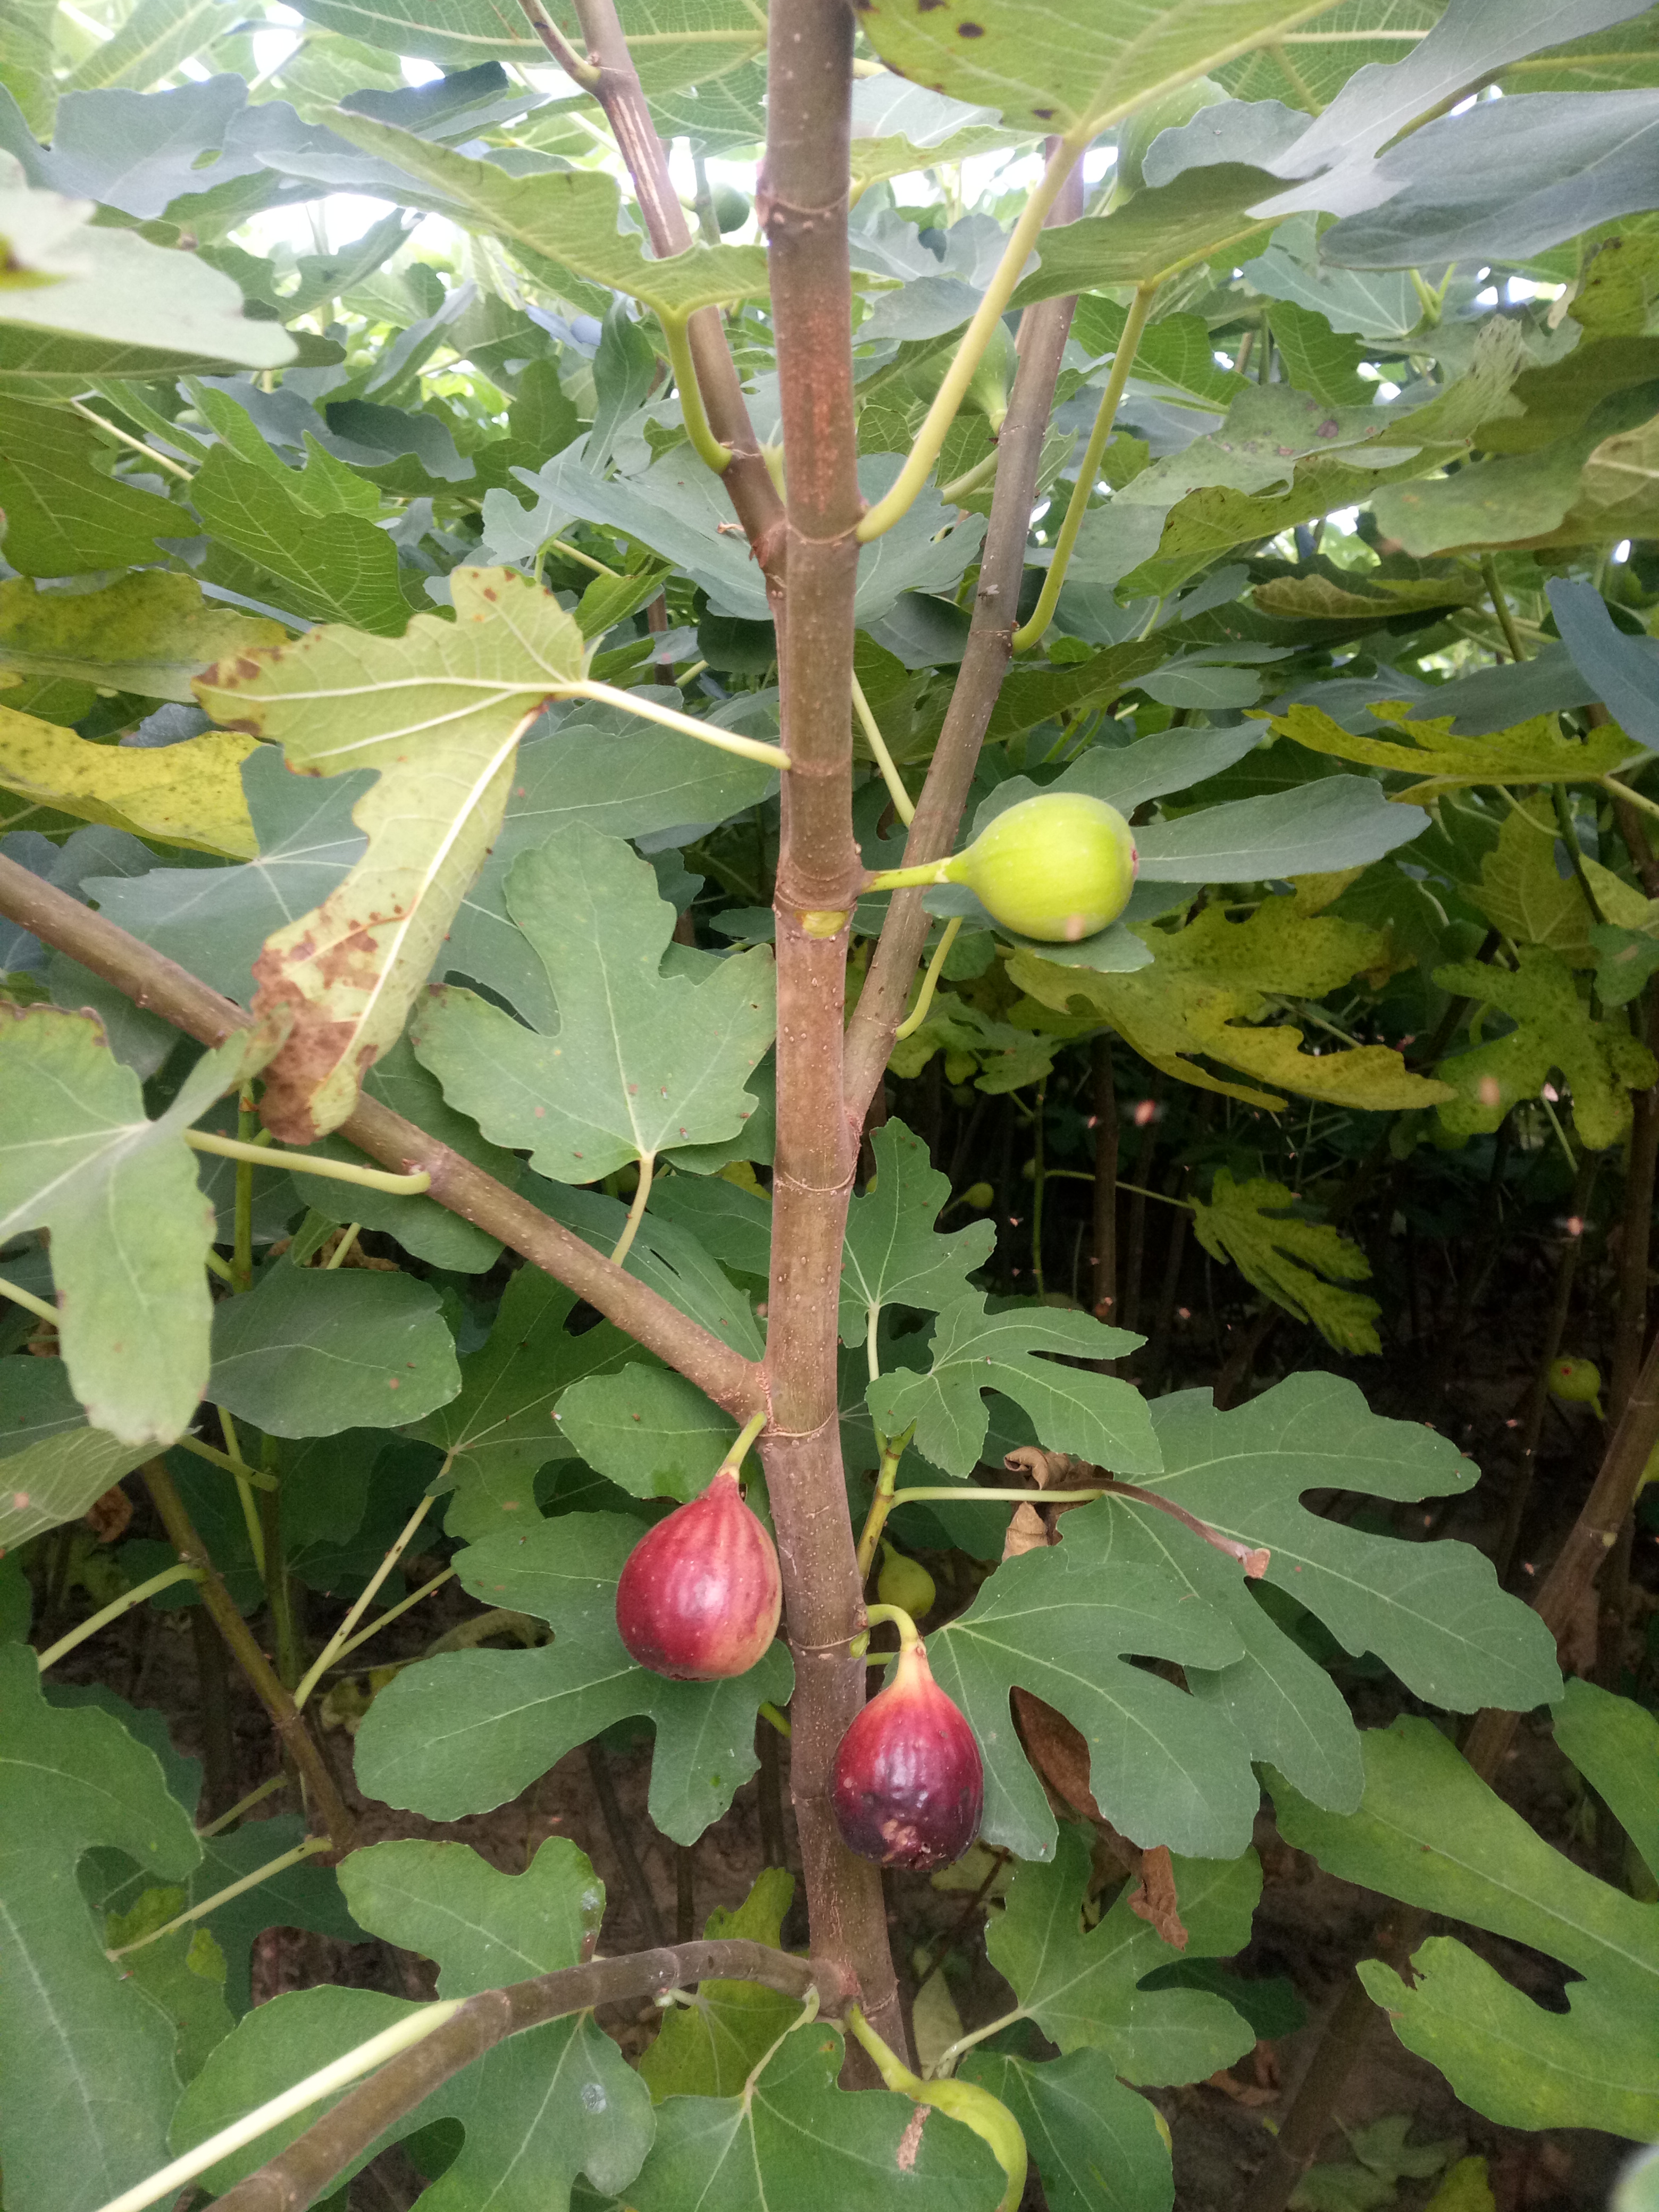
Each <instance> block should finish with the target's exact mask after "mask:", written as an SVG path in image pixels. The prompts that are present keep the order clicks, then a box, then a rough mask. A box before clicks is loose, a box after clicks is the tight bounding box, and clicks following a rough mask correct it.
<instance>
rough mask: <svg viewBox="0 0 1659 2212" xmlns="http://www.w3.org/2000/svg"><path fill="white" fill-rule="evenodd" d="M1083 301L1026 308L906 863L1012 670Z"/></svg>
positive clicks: (893, 956)
mask: <svg viewBox="0 0 1659 2212" xmlns="http://www.w3.org/2000/svg"><path fill="white" fill-rule="evenodd" d="M1050 151H1051V152H1052V146H1051V149H1050ZM1082 206H1083V181H1082V169H1081V167H1080V165H1079V167H1077V168H1074V169H1073V172H1072V174H1071V176H1070V178H1069V179H1067V181H1066V185H1064V187H1063V188H1062V190H1061V191H1060V195H1059V197H1058V198H1057V199H1056V200H1055V202H1054V206H1053V207H1052V208H1051V209H1050V210H1049V213H1048V222H1050V223H1051V224H1053V223H1058V222H1072V221H1073V219H1074V218H1075V217H1076V216H1078V215H1079V214H1080V213H1081V212H1082ZM1076 304H1077V302H1076V301H1075V299H1063V300H1045V301H1042V304H1041V305H1040V306H1038V307H1028V308H1027V309H1026V311H1025V313H1024V318H1023V319H1022V320H1021V323H1020V326H1019V336H1018V349H1019V368H1018V374H1016V376H1015V378H1014V389H1013V392H1012V396H1011V398H1010V401H1009V407H1008V414H1007V418H1006V421H1005V422H1004V423H1003V426H1002V429H1001V432H1000V435H999V437H998V440H997V451H998V455H999V458H998V461H997V477H996V489H995V490H994V492H993V494H992V495H991V520H990V526H989V527H988V528H987V531H986V533H985V546H984V550H983V554H982V556H981V562H980V571H979V586H978V590H977V592H975V599H974V617H973V627H972V629H971V630H970V631H969V638H968V649H967V651H966V652H965V653H963V658H962V667H961V670H960V671H959V672H958V674H957V681H956V685H955V688H954V690H952V691H951V704H950V707H949V709H948V710H947V712H946V714H945V727H944V729H943V730H942V731H941V732H940V733H939V744H938V745H937V747H936V748H935V750H934V753H933V763H932V765H931V766H930V767H929V769H928V771H927V781H926V783H925V784H924V785H923V786H922V790H921V798H920V799H918V800H917V802H916V813H915V820H914V821H913V822H912V823H911V824H910V835H909V836H908V838H907V840H906V841H905V847H904V865H905V866H907V867H915V866H919V865H920V863H921V862H922V861H923V860H942V859H943V858H944V856H945V854H947V853H948V852H949V851H950V850H951V846H952V845H953V843H954V842H955V841H956V835H957V825H958V824H959V823H960V822H961V820H962V810H963V806H964V805H966V804H967V800H968V787H969V785H970V784H971V783H972V781H973V780H974V770H975V767H976V766H977V765H978V763H979V750H980V747H981V744H983V743H984V741H985V732H986V730H987V726H989V723H990V720H991V710H992V708H994V706H995V704H996V702H997V694H998V693H999V692H1000V690H1001V689H1002V679H1003V678H1004V676H1005V675H1006V673H1007V670H1008V662H1009V659H1010V658H1011V656H1012V651H1013V646H1012V639H1013V635H1014V629H1015V626H1016V624H1017V623H1018V619H1019V582H1020V578H1021V576H1022V575H1023V574H1024V568H1025V542H1026V538H1027V537H1028V536H1029V534H1030V526H1031V502H1032V499H1033V496H1034V495H1035V492H1036V477H1037V464H1038V462H1039V461H1040V460H1041V459H1042V441H1043V439H1044V437H1045V436H1046V435H1048V416H1049V413H1050V411H1051V410H1052V409H1053V406H1054V384H1055V380H1056V379H1057V378H1058V376H1059V374H1060V356H1061V355H1062V354H1063V353H1064V352H1065V350H1066V337H1067V336H1068V335H1069V334H1070V331H1071V327H1072V310H1073V307H1075V306H1076ZM924 896H925V894H924V893H923V892H921V891H919V890H907V891H896V892H895V893H894V895H893V901H892V904H891V906H890V908H889V909H888V915H887V921H886V923H885V925H884V927H883V929H882V933H881V939H880V942H879V943H878V945H877V946H876V951H875V957H874V958H873V959H872V961H871V963H870V972H869V975H868V976H867V977H866V980H865V985H864V989H863V991H862V992H861V993H860V997H859V1002H858V1006H857V1007H856V1009H855V1010H854V1015H853V1019H852V1022H851V1024H849V1026H848V1033H847V1110H848V1113H849V1114H850V1115H853V1116H854V1119H855V1120H856V1119H858V1118H860V1117H861V1116H862V1115H863V1111H864V1109H865V1107H866V1106H867V1105H868V1103H869V1102H870V1099H871V1097H872V1095H873V1093H874V1091H875V1088H876V1085H878V1083H879V1082H880V1081H881V1078H882V1073H883V1071H884V1068H885V1067H886V1066H887V1056H888V1054H890V1052H891V1051H892V1049H893V1032H894V1030H896V1028H897V1026H898V1024H899V1023H900V1021H901V1020H902V1018H903V1015H904V1002H905V1000H906V999H907V998H908V995H909V990H910V979H911V977H912V976H913V975H915V969H916V962H917V960H918V959H919V958H920V957H921V948H922V946H923V945H924V944H925V943H926V941H927V931H928V927H929V921H928V917H927V914H926V913H925V912H924V911H923V908H922V903H921V902H922V899H923V897H924Z"/></svg>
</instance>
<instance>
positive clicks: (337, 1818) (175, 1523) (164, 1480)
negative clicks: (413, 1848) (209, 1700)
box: [143, 1459, 357, 1851]
mask: <svg viewBox="0 0 1659 2212" xmlns="http://www.w3.org/2000/svg"><path fill="white" fill-rule="evenodd" d="M143 1475H144V1482H145V1486H146V1487H147V1488H148V1490H149V1494H150V1498H151V1500H152V1501H153V1503H154V1504H155V1510H156V1512H157V1514H158V1515H159V1516H161V1526H162V1527H163V1528H165V1529H166V1530H167V1541H168V1542H169V1543H170V1544H171V1545H172V1546H173V1550H174V1551H175V1552H177V1553H178V1554H179V1558H180V1559H182V1560H183V1561H184V1563H185V1565H186V1566H187V1567H196V1568H198V1569H199V1570H200V1571H201V1576H202V1581H201V1591H202V1602H203V1604H204V1606H205V1607H207V1609H208V1612H209V1613H210V1614H211V1615H212V1618H213V1625H214V1626H215V1627H216V1629H217V1630H218V1632H219V1633H220V1635H221V1636H222V1637H223V1638H224V1640H225V1643H226V1644H227V1646H228V1649H229V1650H230V1654H231V1656H232V1657H233V1658H234V1660H235V1662H236V1663H237V1665H238V1666H239V1667H240V1668H241V1670H242V1672H243V1674H246V1677H247V1679H248V1681H249V1683H250V1684H251V1685H252V1689H253V1692H254V1695H255V1696H256V1697H257V1698H258V1700H259V1703H260V1704H261V1705H263V1706H264V1709H265V1711H266V1712H268V1713H269V1714H270V1724H271V1726H272V1727H273V1728H274V1729H276V1736H277V1741H279V1742H280V1743H281V1745H282V1747H283V1751H284V1753H286V1754H287V1756H288V1757H289V1759H292V1760H293V1762H294V1765H295V1767H296V1768H297V1769H298V1771H299V1774H300V1778H301V1782H302V1783H303V1784H304V1785H305V1794H306V1797H307V1802H308V1803H309V1804H310V1806H311V1808H312V1809H313V1812H314V1813H315V1814H316V1815H317V1817H318V1819H319V1820H320V1821H321V1822H322V1824H323V1827H324V1830H325V1832H326V1834H327V1836H328V1839H329V1842H330V1843H331V1844H332V1845H333V1847H334V1849H335V1850H341V1851H343V1850H349V1848H350V1845H351V1838H352V1834H353V1832H354V1831H355V1829H356V1825H357V1824H356V1820H355V1818H354V1817H353V1815H352V1814H351V1813H350V1812H349V1810H348V1809H347V1807H346V1802H345V1800H344V1799H343V1797H342V1796H341V1795H340V1792H339V1789H338V1787H337V1784H336V1783H335V1780H334V1777H333V1776H332V1775H331V1773H330V1771H329V1770H328V1767H327V1766H326V1765H325V1762H324V1759H323V1755H322V1753H321V1752H319V1750H318V1748H317V1746H316V1745H315V1743H314V1742H313V1741H312V1737H311V1732H310V1730H309V1729H307V1726H306V1724H305V1722H304V1721H303V1720H302V1719H301V1717H300V1713H299V1711H298V1708H297V1707H296V1706H295V1703H294V1700H293V1699H292V1698H291V1697H289V1693H288V1692H287V1691H286V1690H285V1689H284V1688H283V1685H282V1683H281V1682H280V1681H279V1680H277V1677H276V1669H275V1668H273V1667H272V1665H271V1663H270V1660H268V1659H267V1658H266V1657H265V1655H264V1652H263V1651H261V1650H260V1649H259V1647H258V1644H257V1643H256V1642H255V1641H254V1637H253V1631H252V1629H251V1628H250V1627H249V1626H248V1625H247V1623H246V1621H245V1620H243V1618H242V1616H241V1614H240V1612H239V1611H238V1610H237V1607H236V1601H235V1600H234V1598H233V1597H232V1595H231V1594H230V1592H229V1591H228V1589H226V1588H225V1585H224V1582H223V1580H222V1577H221V1576H220V1573H219V1570H218V1569H217V1567H216V1566H215V1565H214V1564H213V1561H212V1560H211V1559H210V1557H209V1556H208V1550H207V1547H206V1545H205V1544H204V1543H203V1541H202V1540H201V1538H200V1537H199V1536H198V1535H197V1533H196V1528H195V1524H194V1523H193V1522H192V1521H191V1517H190V1515H189V1514H188V1512H186V1510H185V1501H184V1499H183V1498H180V1496H179V1488H178V1485H177V1484H176V1483H175V1482H174V1481H173V1477H172V1475H171V1474H169V1472H168V1471H167V1462H166V1461H165V1460H160V1459H153V1460H149V1461H146V1462H145V1464H144V1469H143Z"/></svg>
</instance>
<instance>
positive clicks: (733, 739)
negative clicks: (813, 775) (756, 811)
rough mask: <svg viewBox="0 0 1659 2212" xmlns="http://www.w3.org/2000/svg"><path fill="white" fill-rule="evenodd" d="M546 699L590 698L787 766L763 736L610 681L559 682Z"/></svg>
mask: <svg viewBox="0 0 1659 2212" xmlns="http://www.w3.org/2000/svg"><path fill="white" fill-rule="evenodd" d="M547 696H548V697H549V698H550V699H593V700H596V701H598V702H599V704H600V705H601V706H604V707H619V708H621V709H622V711H623V714H637V715H639V716H640V717H641V720H644V721H647V722H660V723H661V725H662V726H663V728H664V729H665V730H681V731H684V733H685V735H686V736H687V737H688V738H700V739H701V740H702V743H703V744H706V745H717V746H718V747H719V748H720V751H721V752H723V753H736V754H737V756H738V758H739V759H740V760H753V761H764V762H765V763H766V765H767V766H768V768H787V767H789V766H790V764H791V763H790V759H789V756H788V754H787V752H785V750H783V747H782V746H781V745H772V744H767V742H766V741H765V739H764V738H745V737H743V736H741V735H739V733H738V732H737V731H736V730H722V729H720V727H719V726H717V725H716V724H714V723H713V722H700V721H698V720H696V717H695V716H694V715H691V714H681V713H680V712H679V711H678V708H673V707H659V706H658V705H657V703H656V702H655V701H654V700H652V699H636V698H635V696H634V695H633V693H632V692H631V691H619V690H617V688H616V686H615V685H614V684H596V683H593V682H592V681H591V680H590V679H589V678H580V680H578V681H574V682H571V683H568V684H557V685H556V686H555V687H554V689H553V690H550V692H549V693H548V694H547Z"/></svg>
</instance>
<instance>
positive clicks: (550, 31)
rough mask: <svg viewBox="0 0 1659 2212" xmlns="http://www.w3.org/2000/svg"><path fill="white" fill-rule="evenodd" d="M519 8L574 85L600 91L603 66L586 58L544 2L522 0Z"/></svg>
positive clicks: (540, 0)
mask: <svg viewBox="0 0 1659 2212" xmlns="http://www.w3.org/2000/svg"><path fill="white" fill-rule="evenodd" d="M519 5H520V7H521V8H522V9H524V12H525V18H526V21H527V22H528V23H529V25H530V27H531V29H532V31H533V32H534V33H536V36H537V37H538V39H539V40H541V42H542V44H543V45H544V46H545V47H546V48H547V51H548V52H549V53H550V54H551V55H552V57H553V58H554V60H555V61H556V63H557V64H558V65H559V67H560V68H561V69H562V70H563V71H564V73H565V75H566V76H568V77H569V78H570V79H571V80H572V81H573V82H574V83H576V84H579V85H580V86H581V87H582V88H583V89H584V90H585V91H586V92H594V91H597V90H598V88H599V79H600V76H602V75H603V73H604V72H603V71H602V70H600V68H599V64H598V63H597V62H589V61H584V60H583V59H582V58H581V56H580V54H579V53H578V52H576V49H575V48H574V46H572V45H571V43H570V41H569V40H568V39H567V38H566V36H565V34H564V33H563V32H562V30H561V29H560V28H559V27H558V25H557V24H556V22H554V21H553V20H552V19H551V17H550V15H548V12H547V10H546V9H545V8H544V7H543V5H542V0H519Z"/></svg>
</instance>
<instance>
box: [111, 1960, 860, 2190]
mask: <svg viewBox="0 0 1659 2212" xmlns="http://www.w3.org/2000/svg"><path fill="white" fill-rule="evenodd" d="M708 1981H744V1982H757V1983H759V1984H761V1986H762V1987H763V1988H765V1989H772V1990H781V1992H782V1993H783V1994H784V1995H785V1996H791V1997H796V1998H799V1999H802V2000H805V1998H806V1997H808V1996H811V1995H812V1994H814V1993H816V1994H817V1997H818V2000H819V2004H820V2008H821V2009H822V2010H823V2012H824V2013H825V2014H826V2015H831V2016H833V2015H838V2014H839V2013H840V2011H841V2010H842V2007H843V2006H844V2005H845V2004H846V2003H847V2002H848V1998H849V1996H851V1995H852V1994H853V1991H852V1988H851V1985H850V1984H849V1983H848V1980H847V1978H846V1977H845V1976H844V1975H843V1974H842V1972H840V1970H839V1969H838V1968H836V1966H831V1965H829V1964H828V1963H826V1962H825V1961H824V1960H812V1959H795V1958H791V1957H790V1956H789V1954H787V1952H784V1951H775V1950H773V1949H771V1948H769V1946H768V1945H766V1944H764V1943H751V1942H746V1941H744V1940H743V1939H741V1938H739V1937H728V1938H726V1939H725V1940H723V1941H719V1942H710V1941H708V1940H707V1939H705V1940H704V1941H702V1942H696V1943H677V1944H673V1945H671V1946H665V1947H663V1948H659V1949H655V1950H650V1951H635V1952H634V1953H632V1954H630V1955H629V1957H627V1958H623V1959H596V1960H593V1961H592V1963H591V1964H590V1965H587V1966H566V1967H563V1968H562V1969H561V1970H560V1971H559V1972H556V1973H551V1974H542V1975H539V1976H538V1977H537V1978H536V1979H535V1980H533V1981H528V1982H515V1983H513V1984H511V1985H509V1986H508V1987H507V1988H506V1989H504V1990H485V1991H483V1994H482V1995H480V1996H475V1997H469V1998H467V1999H466V2000H465V2002H464V2003H462V2004H460V2005H459V2006H458V2007H457V2008H456V2009H455V2010H454V2012H453V2014H452V2015H450V2016H449V2017H448V2018H447V2020H445V2021H441V2022H440V2023H439V2024H438V2025H437V2027H435V2030H434V2031H433V2032H432V2033H428V2035H427V2036H426V2038H425V2039H424V2040H423V2041H422V2042H421V2043H419V2044H417V2045H416V2046H415V2048H414V2049H413V2050H410V2051H404V2052H403V2053H402V2054H401V2055H399V2056H398V2057H395V2058H393V2059H392V2060H391V2061H390V2062H389V2063H387V2064H386V2065H385V2066H384V2067H382V2069H381V2070H380V2072H379V2073H378V2074H377V2075H375V2076H374V2079H373V2081H365V2082H364V2083H363V2084H362V2087H359V2088H356V2089H354V2090H353V2091H352V2092H351V2093H350V2095H349V2096H347V2097H343V2098H342V2099H341V2100H340V2102H339V2103H338V2104H337V2106H335V2107H334V2109H333V2110H332V2112H328V2113H326V2114H325V2116H324V2118H322V2119H320V2120H319V2121H318V2122H317V2123H316V2124H314V2125H313V2127H311V2128H309V2129H307V2131H306V2133H305V2134H304V2135H302V2136H300V2137H299V2139H298V2140H297V2141H296V2142H292V2143H290V2144H289V2147H288V2148H287V2149H286V2150H284V2151H283V2152H282V2153H281V2154H280V2155H279V2156H277V2157H276V2158H274V2159H272V2160H271V2161H270V2164H269V2165H268V2166H263V2167H261V2169H260V2170H259V2172H258V2173H254V2174H250V2175H249V2177H248V2179H246V2181H243V2182H240V2183H239V2184H238V2185H237V2186H236V2187H235V2188H234V2189H232V2190H231V2191H228V2193H227V2194H226V2195H225V2196H224V2197H221V2198H220V2200H219V2203H218V2207H217V2212H303V2208H304V2207H305V2206H307V2205H308V2204H313V2203H315V2202H316V2200H317V2198H318V2197H319V2196H321V2194H322V2193H323V2191H325V2189H326V2188H327V2186H328V2185H329V2183H330V2182H331V2180H332V2179H334V2176H335V2175H336V2174H337V2173H339V2172H341V2171H342V2170H343V2168H344V2167H346V2166H349V2165H350V2163H351V2162H352V2160H354V2159H355V2158H356V2157H357V2156H358V2154H360V2153H361V2152H362V2151H363V2150H365V2149H366V2148H368V2145H369V2144H370V2143H372V2142H374V2141H375V2140H376V2138H377V2137H378V2136H381V2135H383V2134H384V2133H385V2132H386V2130H387V2129H388V2128H389V2127H392V2125H394V2124H395V2123H396V2122H397V2121H398V2120H400V2119H402V2118H404V2115H405V2114H406V2113H408V2112H413V2111H414V2109H415V2107H416V2106H417V2105H418V2104H419V2103H421V2101H422V2099H424V2098H426V2097H428V2096H430V2095H431V2093H432V2092H433V2091H434V2090H435V2089H436V2088H439V2087H441V2086H442V2084H443V2083H444V2082H446V2081H449V2080H451V2079H452V2078H453V2076H454V2075H457V2074H459V2072H460V2071H461V2070H462V2069H463V2068H464V2067H467V2066H470V2065H471V2063H472V2062H473V2060H474V2059H476V2058H478V2057H482V2056H483V2053H484V2052H485V2051H490V2050H493V2049H494V2048H495V2045H497V2044H498V2043H503V2042H505V2041H506V2040H507V2038H508V2037H509V2036H513V2035H521V2034H523V2033H524V2032H525V2030H526V2028H532V2027H540V2026H541V2025H542V2023H543V2022H544V2021H550V2020H560V2019H562V2018H563V2017H564V2016H565V2015H567V2014H569V2013H573V2012H588V2011H591V2010H592V2008H593V2007H594V2006H596V2005H602V2004H616V2003H618V2002H622V2001H623V2000H626V1999H629V1998H637V1997H644V1996H656V1995H658V1994H659V1992H660V1991H662V1990H677V1989H686V1988H689V1987H690V1986H691V1985H692V1984H696V1983H698V1982H708ZM197 2171H198V2172H199V2171H201V2169H200V2168H199V2167H198V2168H197ZM142 2201H143V2203H155V2201H156V2200H155V2197H147V2198H145V2199H143V2200H142ZM138 2202H139V2200H135V2203H134V2205H133V2208H132V2212H138Z"/></svg>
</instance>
